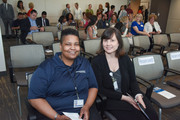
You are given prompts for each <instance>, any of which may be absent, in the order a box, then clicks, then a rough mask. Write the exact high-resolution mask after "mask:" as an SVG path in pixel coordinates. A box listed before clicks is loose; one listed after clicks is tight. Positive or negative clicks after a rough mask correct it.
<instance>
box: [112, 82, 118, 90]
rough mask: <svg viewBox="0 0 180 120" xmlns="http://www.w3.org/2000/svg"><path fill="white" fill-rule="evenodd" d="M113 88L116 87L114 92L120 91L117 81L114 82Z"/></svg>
mask: <svg viewBox="0 0 180 120" xmlns="http://www.w3.org/2000/svg"><path fill="white" fill-rule="evenodd" d="M113 86H114V90H117V89H118V84H117V81H114V82H113Z"/></svg>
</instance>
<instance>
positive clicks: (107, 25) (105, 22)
mask: <svg viewBox="0 0 180 120" xmlns="http://www.w3.org/2000/svg"><path fill="white" fill-rule="evenodd" d="M102 20H103V28H104V29H105V28H109V27H110V23H109V20H108V16H107V14H103V16H102Z"/></svg>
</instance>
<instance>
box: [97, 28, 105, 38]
mask: <svg viewBox="0 0 180 120" xmlns="http://www.w3.org/2000/svg"><path fill="white" fill-rule="evenodd" d="M105 30H106V29H98V30H97V36H98V37H101V36H102V34H103V32H104V31H105Z"/></svg>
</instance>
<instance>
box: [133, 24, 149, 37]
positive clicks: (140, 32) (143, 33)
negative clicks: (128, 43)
mask: <svg viewBox="0 0 180 120" xmlns="http://www.w3.org/2000/svg"><path fill="white" fill-rule="evenodd" d="M133 29H134V31H135V32H136V33H138V34H141V35H147V36H148V37H150V35H149V33H147V32H146V31H139V29H138V27H137V26H134V27H133Z"/></svg>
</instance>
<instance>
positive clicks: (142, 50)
mask: <svg viewBox="0 0 180 120" xmlns="http://www.w3.org/2000/svg"><path fill="white" fill-rule="evenodd" d="M131 48H132V51H134V49H139V51H140V53H139V54H140V55H142V54H143V53H144V48H142V47H140V46H135V45H132V46H131Z"/></svg>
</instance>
